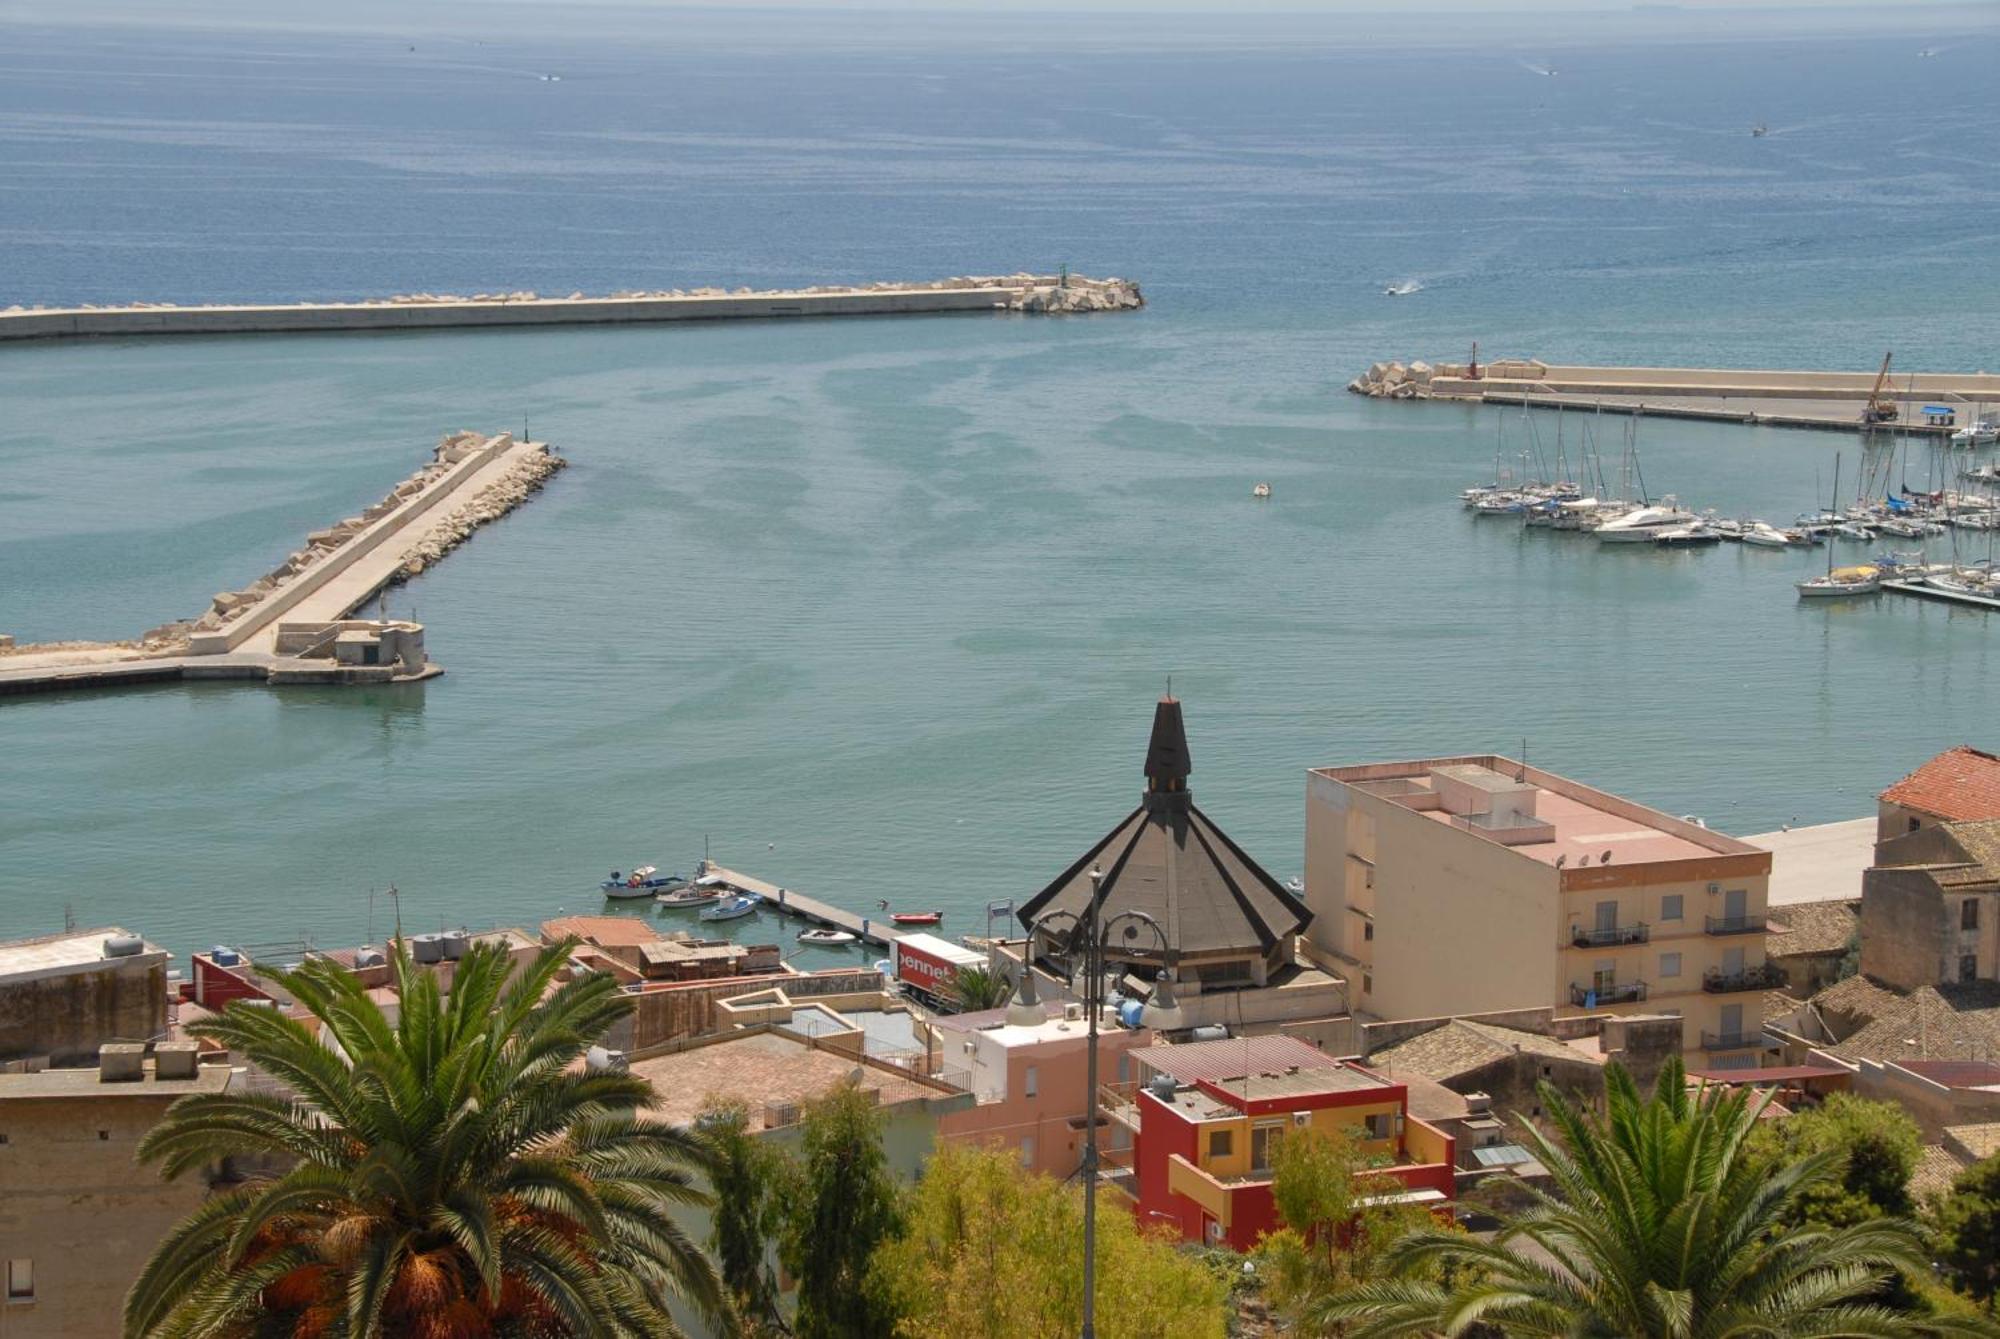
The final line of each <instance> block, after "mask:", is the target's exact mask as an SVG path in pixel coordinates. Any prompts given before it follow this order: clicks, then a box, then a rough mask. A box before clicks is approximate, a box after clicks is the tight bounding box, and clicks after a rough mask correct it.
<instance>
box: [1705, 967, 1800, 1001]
mask: <svg viewBox="0 0 2000 1339" xmlns="http://www.w3.org/2000/svg"><path fill="white" fill-rule="evenodd" d="M1785 981H1786V977H1785V973H1784V969H1783V968H1780V967H1774V966H1772V965H1771V964H1770V963H1768V962H1767V963H1763V964H1761V965H1760V966H1756V967H1745V968H1744V969H1743V970H1742V971H1740V972H1725V971H1721V970H1719V969H1716V968H1710V969H1709V970H1708V971H1706V972H1703V973H1702V974H1701V988H1702V989H1703V990H1705V991H1707V992H1708V993H1709V994H1711V995H1732V994H1735V993H1736V992H1738V991H1744V990H1776V989H1777V988H1778V987H1780V986H1782V985H1784V984H1785Z"/></svg>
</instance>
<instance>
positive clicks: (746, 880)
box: [703, 864, 903, 947]
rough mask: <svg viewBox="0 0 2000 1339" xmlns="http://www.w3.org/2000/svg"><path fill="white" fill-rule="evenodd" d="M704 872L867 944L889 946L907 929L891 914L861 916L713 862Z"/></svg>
mask: <svg viewBox="0 0 2000 1339" xmlns="http://www.w3.org/2000/svg"><path fill="white" fill-rule="evenodd" d="M703 872H704V873H707V874H713V875H715V876H717V877H718V878H720V879H721V880H722V881H723V882H724V883H727V884H728V885H729V886H730V887H731V888H734V889H737V890H738V891H740V892H745V893H755V894H756V895H757V896H758V897H761V898H763V899H764V905H766V906H768V907H770V908H771V909H772V910H773V911H779V912H783V913H784V914H785V915H787V916H795V917H797V918H798V919H800V920H803V921H810V922H811V923H813V924H814V925H824V926H826V927H828V928H830V929H834V930H845V931H847V933H849V934H851V935H853V936H855V937H856V938H857V939H859V940H861V941H862V942H863V943H865V944H877V945H881V946H883V947H887V946H888V945H890V944H893V943H894V942H896V940H898V939H900V938H902V935H903V932H902V931H901V930H899V929H897V928H896V925H895V922H893V921H891V920H890V919H889V918H888V916H887V915H883V916H881V917H873V916H857V915H855V914H854V913H853V912H851V911H848V910H847V909H846V908H844V907H836V906H834V905H833V904H832V903H831V902H822V901H820V900H819V899H818V898H816V897H807V896H806V895H805V894H804V893H801V892H799V891H798V890H797V889H794V888H780V887H778V886H777V885H776V884H774V883H766V882H765V881H764V880H762V879H758V878H753V877H752V876H750V875H748V874H742V873H738V872H737V871H736V870H733V869H724V868H723V867H722V866H720V865H716V864H709V865H707V866H705V867H704V870H703Z"/></svg>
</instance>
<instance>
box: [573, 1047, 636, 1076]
mask: <svg viewBox="0 0 2000 1339" xmlns="http://www.w3.org/2000/svg"><path fill="white" fill-rule="evenodd" d="M583 1067H584V1068H585V1069H587V1070H589V1071H590V1072H591V1073H593V1074H623V1073H624V1072H625V1068H626V1066H625V1052H623V1051H614V1050H612V1049H611V1048H610V1047H608V1046H593V1047H591V1048H590V1049H589V1050H588V1051H586V1052H584V1056H583Z"/></svg>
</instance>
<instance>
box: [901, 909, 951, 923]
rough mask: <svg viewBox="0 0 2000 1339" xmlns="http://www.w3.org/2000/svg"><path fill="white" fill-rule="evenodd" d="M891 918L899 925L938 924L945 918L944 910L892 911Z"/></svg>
mask: <svg viewBox="0 0 2000 1339" xmlns="http://www.w3.org/2000/svg"><path fill="white" fill-rule="evenodd" d="M889 919H890V920H892V921H894V922H895V923H896V924H898V925H936V924H938V923H939V922H941V921H942V920H944V913H943V912H942V911H892V912H890V913H889Z"/></svg>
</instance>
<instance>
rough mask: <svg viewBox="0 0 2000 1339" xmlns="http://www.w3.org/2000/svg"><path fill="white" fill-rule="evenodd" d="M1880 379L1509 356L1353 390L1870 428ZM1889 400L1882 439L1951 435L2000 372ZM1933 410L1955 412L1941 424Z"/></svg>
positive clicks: (1910, 389)
mask: <svg viewBox="0 0 2000 1339" xmlns="http://www.w3.org/2000/svg"><path fill="white" fill-rule="evenodd" d="M1876 376H1877V373H1875V372H1801V371H1786V370H1752V369H1742V368H1695V367H1588V366H1565V365H1559V364H1553V363H1544V362H1540V361H1537V360H1535V359H1521V358H1504V359H1499V360H1496V361H1494V362H1492V363H1486V364H1482V365H1481V366H1480V367H1479V369H1478V375H1477V376H1474V375H1473V374H1472V368H1471V366H1470V365H1469V364H1466V363H1438V364H1435V365H1433V364H1430V363H1424V362H1413V363H1409V364H1403V363H1376V364H1375V365H1374V366H1372V367H1370V368H1369V369H1368V370H1367V371H1366V372H1364V373H1363V374H1362V375H1361V376H1359V377H1357V378H1356V379H1355V380H1354V381H1352V382H1350V383H1349V384H1348V389H1349V390H1350V391H1353V392H1355V393H1356V394H1358V395H1368V396H1372V397H1375V398H1378V399H1392V400H1470V401H1474V402H1477V403H1482V404H1502V405H1528V406H1532V407H1535V408H1544V409H1554V408H1557V407H1561V408H1564V409H1569V410H1571V411H1582V412H1590V411H1592V410H1595V409H1603V410H1604V411H1605V412H1607V413H1621V414H1631V413H1636V414H1645V415H1648V416H1658V417H1664V418H1693V419H1708V420H1713V421H1718V422H1726V423H1749V424H1767V425H1772V426H1777V427H1789V428H1821V429H1827V428H1830V429H1835V430H1838V431H1844V432H1859V431H1862V430H1863V425H1862V422H1861V412H1862V409H1863V407H1864V406H1865V405H1866V404H1867V403H1868V399H1869V396H1870V395H1871V394H1872V393H1873V391H1874V387H1875V380H1876ZM1882 394H1883V396H1884V397H1885V398H1887V399H1889V400H1891V401H1892V402H1894V403H1895V405H1896V406H1897V408H1898V410H1899V417H1898V419H1897V421H1895V422H1893V423H1882V424H1875V425H1873V426H1872V428H1871V429H1870V430H1871V431H1874V432H1905V431H1907V432H1909V433H1911V434H1913V435H1919V436H1928V437H1947V438H1948V437H1949V436H1950V435H1951V434H1952V433H1953V432H1954V431H1956V430H1957V429H1958V428H1962V427H1964V426H1966V425H1967V424H1969V423H1971V422H1972V421H1973V419H1975V418H1976V417H1978V416H1979V414H1980V413H1981V412H1982V411H1983V410H1984V409H1985V408H1986V407H1987V406H1989V405H1991V406H1996V407H2000V375H1995V374H1993V373H1989V372H1965V373H1959V372H1920V373H1916V374H1914V375H1910V374H1897V373H1895V372H1893V371H1892V373H1891V374H1890V376H1889V379H1888V382H1887V383H1886V384H1885V385H1884V386H1883V390H1882ZM1929 405H1937V406H1942V407H1944V408H1946V409H1949V410H1951V411H1953V421H1951V422H1944V423H1933V422H1931V421H1929V416H1927V415H1926V414H1925V412H1924V410H1925V407H1926V406H1929Z"/></svg>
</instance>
